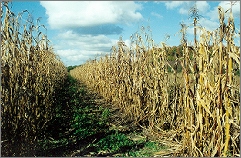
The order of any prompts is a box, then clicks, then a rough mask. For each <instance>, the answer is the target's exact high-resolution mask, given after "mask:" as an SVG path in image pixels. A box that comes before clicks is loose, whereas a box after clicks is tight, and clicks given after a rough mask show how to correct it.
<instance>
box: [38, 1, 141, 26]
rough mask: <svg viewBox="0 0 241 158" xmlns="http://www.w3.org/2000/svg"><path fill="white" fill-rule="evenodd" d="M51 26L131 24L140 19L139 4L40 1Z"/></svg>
mask: <svg viewBox="0 0 241 158" xmlns="http://www.w3.org/2000/svg"><path fill="white" fill-rule="evenodd" d="M40 4H41V5H42V6H43V7H44V8H45V9H46V14H47V15H48V16H49V18H48V22H49V24H50V26H51V27H52V28H55V29H61V28H66V27H67V28H76V27H87V26H96V25H102V24H119V23H124V24H131V23H133V22H136V21H138V20H140V19H142V15H141V14H140V13H139V12H137V10H141V9H142V7H141V5H140V4H137V3H135V2H131V1H125V2H118V1H58V2H57V1H41V2H40Z"/></svg>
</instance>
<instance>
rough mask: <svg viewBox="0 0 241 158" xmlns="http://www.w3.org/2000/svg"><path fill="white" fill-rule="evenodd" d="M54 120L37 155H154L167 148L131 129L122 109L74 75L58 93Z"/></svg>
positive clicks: (40, 144)
mask: <svg viewBox="0 0 241 158" xmlns="http://www.w3.org/2000/svg"><path fill="white" fill-rule="evenodd" d="M56 104H57V108H56V111H55V114H54V117H53V121H52V122H50V123H49V126H48V128H47V129H46V135H47V137H46V138H43V139H42V140H41V141H39V150H38V152H37V154H36V156H54V157H55V156H56V157H60V156H68V157H72V156H113V157H114V156H122V157H125V156H138V157H140V156H154V153H155V152H158V151H160V150H163V149H165V147H164V146H163V145H160V144H158V143H157V142H153V141H149V140H148V139H147V137H146V136H145V135H144V134H143V133H142V132H141V129H139V128H138V127H133V126H132V127H129V126H128V121H127V120H126V119H125V118H123V117H122V114H121V111H120V110H119V109H116V108H113V107H112V106H111V105H110V104H108V103H106V102H105V101H104V100H103V99H102V98H101V97H99V96H98V95H96V94H94V93H92V92H90V91H88V90H87V88H86V87H85V85H84V84H82V83H77V82H76V81H75V80H74V79H73V78H72V77H71V76H69V77H68V79H67V82H66V86H65V87H63V89H62V90H60V91H59V92H58V96H57V97H56Z"/></svg>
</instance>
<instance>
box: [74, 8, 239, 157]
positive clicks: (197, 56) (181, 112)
mask: <svg viewBox="0 0 241 158" xmlns="http://www.w3.org/2000/svg"><path fill="white" fill-rule="evenodd" d="M219 18H220V28H218V29H217V30H214V31H206V30H205V28H197V29H200V30H201V32H202V34H201V36H200V41H196V44H197V47H190V46H188V44H187V40H186V39H185V28H186V27H185V25H183V27H182V31H181V33H183V38H182V43H181V44H182V52H181V53H180V55H179V56H178V57H177V56H176V59H175V60H176V63H180V64H181V66H182V72H181V73H177V72H176V71H177V68H176V67H174V68H173V67H172V66H171V64H170V63H169V61H168V60H167V56H168V52H169V47H168V46H166V45H165V44H163V45H161V46H159V48H158V47H156V46H154V42H153V40H152V39H151V37H150V36H148V34H147V33H145V28H144V27H142V28H141V34H139V33H137V34H134V35H132V36H131V40H132V45H131V46H130V48H128V47H127V46H125V44H124V43H123V41H122V39H120V41H119V43H118V44H117V45H116V46H113V47H112V52H111V54H110V56H105V57H103V58H101V59H100V60H94V61H88V62H87V63H85V64H83V65H81V66H79V67H77V68H75V69H73V70H71V71H70V74H71V75H72V76H73V77H75V78H76V79H78V80H81V81H82V82H84V83H86V84H87V86H88V87H90V88H92V89H93V90H95V91H96V92H98V93H99V94H101V95H102V96H103V97H104V98H105V99H106V100H108V101H112V103H113V104H114V105H115V106H117V107H119V108H120V109H121V110H122V111H123V115H126V116H127V117H126V118H128V119H130V120H132V121H133V124H138V125H140V126H141V127H143V128H149V129H151V131H153V132H154V133H159V134H160V135H162V134H163V133H164V132H167V131H168V132H170V133H172V132H173V133H175V134H176V135H177V134H178V133H180V131H181V132H182V134H181V140H179V143H182V150H180V151H179V152H180V154H181V155H184V156H207V157H208V156H227V155H229V154H231V155H235V154H237V153H239V152H240V151H239V148H238V144H239V140H238V136H239V134H238V130H239V129H240V125H239V120H240V117H239V109H240V108H239V106H238V105H239V103H240V101H239V94H240V89H239V88H235V87H239V83H238V82H234V76H233V67H240V64H239V55H240V52H239V49H238V48H237V47H236V46H235V45H234V42H233V36H234V32H233V30H234V23H233V19H232V14H231V12H230V18H229V20H228V21H229V22H228V24H227V25H226V24H224V19H223V18H224V16H223V11H222V9H220V17H219ZM224 30H225V31H224ZM223 40H226V42H227V45H226V46H225V44H224V41H223ZM176 63H175V64H176ZM168 68H170V70H171V72H168ZM83 74H84V75H83ZM180 127H181V128H180ZM173 133H172V134H173ZM174 138H175V137H174ZM166 139H167V140H168V139H169V138H166ZM175 139H176V138H175ZM169 141H170V140H169Z"/></svg>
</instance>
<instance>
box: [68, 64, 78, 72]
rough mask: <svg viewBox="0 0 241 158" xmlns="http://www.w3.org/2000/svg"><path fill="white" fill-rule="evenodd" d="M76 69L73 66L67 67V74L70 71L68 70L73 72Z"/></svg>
mask: <svg viewBox="0 0 241 158" xmlns="http://www.w3.org/2000/svg"><path fill="white" fill-rule="evenodd" d="M76 67H77V65H75V66H68V67H67V70H68V72H69V71H70V70H73V69H74V68H76Z"/></svg>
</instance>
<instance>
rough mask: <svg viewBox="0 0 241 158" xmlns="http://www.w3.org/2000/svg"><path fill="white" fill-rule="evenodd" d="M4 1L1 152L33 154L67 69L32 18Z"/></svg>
mask: <svg viewBox="0 0 241 158" xmlns="http://www.w3.org/2000/svg"><path fill="white" fill-rule="evenodd" d="M24 14H27V11H24V12H22V13H19V14H18V15H15V14H14V13H12V12H11V11H10V10H9V8H8V3H7V2H1V19H2V26H1V140H2V142H1V144H2V148H1V149H2V156H33V155H34V154H33V153H32V152H33V151H34V150H35V149H36V145H37V139H38V138H39V137H40V136H44V135H43V133H42V132H43V130H44V129H45V128H46V124H47V123H48V121H50V120H51V117H52V111H53V108H54V107H53V103H54V102H55V100H54V93H55V91H56V89H58V88H60V86H62V85H61V84H62V83H63V81H64V79H65V78H66V77H67V69H66V68H65V66H64V64H63V63H62V62H61V61H60V59H59V58H58V57H57V56H56V55H55V54H54V53H53V50H52V48H50V47H49V45H48V39H47V36H46V35H45V34H43V32H41V31H40V29H39V28H41V27H44V26H40V25H38V24H34V23H33V21H32V20H31V18H29V19H28V20H27V22H26V23H25V24H22V23H24V22H23V20H21V19H22V16H23V15H24ZM28 16H29V17H30V15H28Z"/></svg>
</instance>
